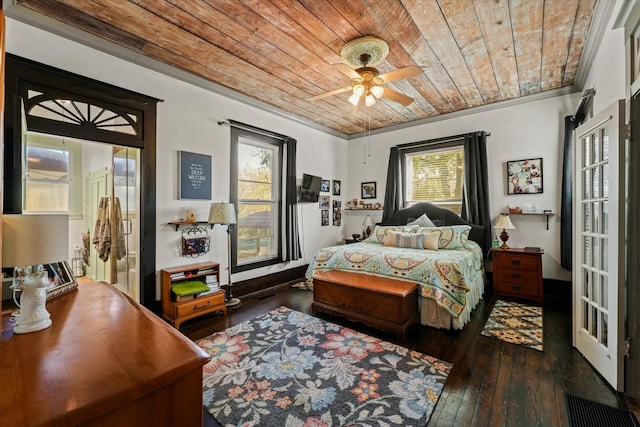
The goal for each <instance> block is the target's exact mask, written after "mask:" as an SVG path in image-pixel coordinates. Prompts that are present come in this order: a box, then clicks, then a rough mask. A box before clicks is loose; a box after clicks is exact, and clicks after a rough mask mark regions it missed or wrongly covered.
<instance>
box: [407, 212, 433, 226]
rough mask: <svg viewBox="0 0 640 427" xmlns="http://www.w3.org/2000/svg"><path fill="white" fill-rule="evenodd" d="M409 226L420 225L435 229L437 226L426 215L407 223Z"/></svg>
mask: <svg viewBox="0 0 640 427" xmlns="http://www.w3.org/2000/svg"><path fill="white" fill-rule="evenodd" d="M407 225H418V226H420V227H435V226H436V225H435V224H434V223H433V221H431V219H429V217H428V216H427V214H426V213H423V214H422V215H420V216H419V217H418V219H416V220H414V221H411V222H410V223H407Z"/></svg>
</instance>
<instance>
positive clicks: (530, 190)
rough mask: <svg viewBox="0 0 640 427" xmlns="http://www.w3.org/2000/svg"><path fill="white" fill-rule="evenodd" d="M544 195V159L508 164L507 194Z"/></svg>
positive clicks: (509, 162) (514, 161)
mask: <svg viewBox="0 0 640 427" xmlns="http://www.w3.org/2000/svg"><path fill="white" fill-rule="evenodd" d="M539 193H542V157H538V158H535V159H525V160H512V161H508V162H507V194H539Z"/></svg>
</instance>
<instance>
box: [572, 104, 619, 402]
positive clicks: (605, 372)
mask: <svg viewBox="0 0 640 427" xmlns="http://www.w3.org/2000/svg"><path fill="white" fill-rule="evenodd" d="M625 129H626V126H625V125H624V101H623V100H620V101H618V102H616V103H615V104H613V105H611V106H610V107H608V108H606V109H605V110H604V111H602V112H601V113H599V114H598V115H596V116H595V117H593V118H592V119H590V120H589V121H587V122H586V123H584V124H583V125H582V126H580V127H579V128H578V129H576V134H575V135H576V140H575V144H574V146H575V167H574V183H575V186H574V199H573V200H574V201H573V212H574V217H573V226H574V234H573V235H574V247H573V254H574V258H573V272H574V284H573V310H574V326H573V329H574V331H573V341H574V345H575V347H576V348H577V349H578V351H580V353H582V354H583V355H584V357H585V358H586V359H587V360H588V361H589V362H590V363H591V364H592V365H593V367H594V368H595V369H596V370H597V371H598V372H600V374H601V375H602V376H603V377H604V378H605V379H606V380H607V381H608V382H609V384H611V386H612V387H614V388H615V389H616V390H618V391H622V390H623V386H624V371H623V369H624V364H623V362H624V352H623V345H624V338H623V332H624V319H623V317H624V304H623V302H624V271H625V269H624V260H625V253H624V237H623V236H624V201H625V200H624V139H625V135H626V132H624V130H625Z"/></svg>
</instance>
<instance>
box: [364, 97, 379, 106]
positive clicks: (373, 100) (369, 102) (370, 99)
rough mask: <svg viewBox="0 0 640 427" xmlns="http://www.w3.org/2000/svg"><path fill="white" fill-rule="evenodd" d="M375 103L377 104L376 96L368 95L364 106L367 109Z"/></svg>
mask: <svg viewBox="0 0 640 427" xmlns="http://www.w3.org/2000/svg"><path fill="white" fill-rule="evenodd" d="M375 103H376V98H375V96H373V95H371V94H368V95H367V96H365V97H364V105H366V106H367V107H371V106H372V105H374V104H375Z"/></svg>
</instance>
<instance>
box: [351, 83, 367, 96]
mask: <svg viewBox="0 0 640 427" xmlns="http://www.w3.org/2000/svg"><path fill="white" fill-rule="evenodd" d="M353 94H354V95H358V96H362V95H363V94H364V86H363V85H361V84H357V85H355V86H354V87H353Z"/></svg>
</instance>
